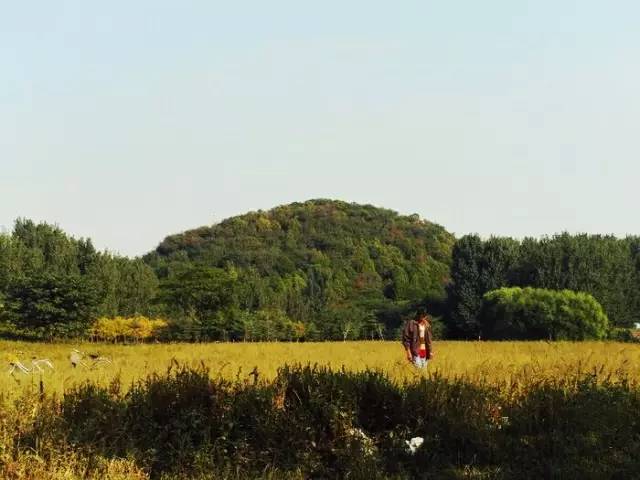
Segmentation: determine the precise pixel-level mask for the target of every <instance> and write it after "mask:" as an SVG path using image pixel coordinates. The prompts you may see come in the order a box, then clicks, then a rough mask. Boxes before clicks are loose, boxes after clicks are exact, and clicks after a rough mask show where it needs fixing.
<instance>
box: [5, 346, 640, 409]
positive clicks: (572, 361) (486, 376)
mask: <svg viewBox="0 0 640 480" xmlns="http://www.w3.org/2000/svg"><path fill="white" fill-rule="evenodd" d="M74 348H77V349H79V350H81V351H83V352H87V353H91V352H97V353H100V354H101V355H104V356H107V357H109V358H110V359H111V360H112V364H111V365H105V366H103V367H99V368H95V369H87V368H83V367H78V368H75V369H74V368H72V367H71V363H70V361H69V355H70V352H71V351H72V349H74ZM0 353H1V354H2V359H3V367H2V368H3V372H2V374H0V392H2V393H1V395H3V396H5V398H6V397H7V396H12V395H13V394H15V393H19V392H22V391H25V390H29V389H31V388H36V386H37V384H38V382H39V379H40V377H41V376H40V375H39V374H35V375H25V374H22V373H15V374H14V375H13V376H11V375H8V374H7V373H6V372H7V371H8V369H9V361H10V359H11V358H13V357H14V356H16V355H17V356H18V358H20V359H21V360H22V361H23V363H25V364H26V365H29V362H30V361H31V358H32V357H37V358H48V359H50V360H51V361H52V363H53V365H54V367H55V371H52V372H51V371H47V372H45V373H44V374H42V379H43V381H44V386H45V390H46V391H47V392H48V393H61V392H63V391H65V389H68V388H69V387H70V386H72V385H73V384H77V383H80V382H84V381H86V380H91V381H95V382H97V383H99V384H103V385H105V384H108V383H109V382H110V381H111V380H113V379H114V378H115V377H119V378H120V380H121V383H122V385H123V387H125V388H127V386H128V385H130V384H131V382H132V381H134V380H137V379H140V378H144V377H146V376H147V375H148V374H150V373H163V372H165V371H166V369H167V368H168V367H169V366H170V365H171V362H172V360H173V359H175V360H176V361H177V362H178V363H179V364H182V365H188V366H200V365H201V364H203V365H204V366H206V367H207V368H208V369H209V370H210V372H211V375H212V376H214V377H217V376H221V377H223V378H225V379H229V380H236V379H238V380H241V381H244V380H251V381H252V382H253V380H254V377H253V376H250V375H249V374H250V372H252V371H253V369H254V367H257V369H258V373H259V379H260V380H270V379H273V378H274V377H275V375H276V373H277V370H278V368H280V367H281V366H283V365H285V364H289V365H291V364H298V363H300V364H308V363H310V364H315V363H317V364H318V365H323V366H329V367H331V368H332V369H334V370H338V369H341V368H343V367H344V368H345V369H346V370H348V371H362V370H364V369H367V368H369V369H379V370H382V371H384V372H385V373H386V374H387V375H388V376H389V377H390V378H391V379H393V380H398V381H403V380H412V379H414V377H416V376H420V375H424V372H420V371H417V370H415V369H414V368H412V367H411V366H410V365H409V364H408V363H407V362H406V360H404V355H403V351H402V346H401V345H400V344H399V343H398V342H333V343H329V342H327V343H235V344H224V343H203V344H181V343H176V344H153V345H151V344H150V345H110V344H93V343H92V344H47V343H23V342H8V341H2V342H0ZM638 365H640V345H634V344H627V343H613V342H611V343H603V342H583V343H572V342H558V343H547V342H444V341H443V342H437V343H436V344H435V357H434V359H433V361H432V362H431V363H430V365H429V368H428V373H430V374H435V373H437V374H438V375H440V376H442V377H444V378H455V377H464V378H466V379H468V380H470V381H473V382H483V383H489V384H495V385H501V384H504V383H511V382H513V381H517V380H519V381H523V380H524V381H526V383H529V382H530V381H535V380H536V379H543V378H561V377H564V376H566V375H570V374H574V373H577V372H581V373H589V372H594V371H597V372H598V377H599V378H601V379H604V378H607V376H611V378H612V379H619V378H621V377H626V378H629V379H630V380H634V381H637V380H640V369H639V368H638Z"/></svg>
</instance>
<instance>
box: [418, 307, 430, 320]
mask: <svg viewBox="0 0 640 480" xmlns="http://www.w3.org/2000/svg"><path fill="white" fill-rule="evenodd" d="M423 317H427V318H428V317H429V315H427V311H426V310H425V309H424V308H419V309H418V310H417V311H416V316H415V318H416V320H420V319H421V318H423Z"/></svg>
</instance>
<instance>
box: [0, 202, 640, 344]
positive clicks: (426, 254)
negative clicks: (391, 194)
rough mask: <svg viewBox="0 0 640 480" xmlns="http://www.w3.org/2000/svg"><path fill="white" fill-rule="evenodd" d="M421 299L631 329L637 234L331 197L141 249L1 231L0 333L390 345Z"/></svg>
mask: <svg viewBox="0 0 640 480" xmlns="http://www.w3.org/2000/svg"><path fill="white" fill-rule="evenodd" d="M510 287H521V288H525V289H527V288H533V289H537V290H535V291H531V290H526V292H525V294H523V295H520V294H518V295H515V294H513V292H514V291H510V290H500V289H505V288H510ZM494 291H497V292H494ZM491 292H494V293H491ZM498 300H500V301H499V302H498ZM417 308H426V309H427V310H428V311H429V312H430V313H431V314H432V316H434V317H435V322H434V329H435V333H436V335H437V336H439V337H449V338H531V339H533V338H546V339H554V338H575V339H579V338H602V337H605V336H606V337H610V338H612V337H616V335H618V336H619V334H620V332H622V333H624V335H623V336H625V335H626V336H627V337H628V335H629V332H628V330H620V329H629V328H630V327H632V326H633V325H634V323H636V322H640V238H638V237H628V238H625V239H617V238H615V237H611V236H600V235H569V234H562V235H557V236H554V237H549V238H547V237H545V238H542V239H530V238H528V239H525V240H523V241H517V240H514V239H511V238H499V237H495V238H490V239H488V240H482V239H481V238H480V237H478V236H476V235H467V236H464V237H462V238H460V239H459V240H457V241H456V240H455V238H454V237H453V235H451V234H450V233H448V232H447V231H446V230H445V229H444V228H442V227H441V226H439V225H435V224H433V223H430V222H427V221H425V220H422V219H420V218H419V217H418V216H417V215H410V216H402V215H398V214H397V213H396V212H393V211H390V210H385V209H380V208H376V207H372V206H369V205H357V204H349V203H345V202H339V201H330V200H312V201H308V202H304V203H294V204H290V205H285V206H281V207H278V208H275V209H273V210H270V211H267V212H264V211H258V212H252V213H249V214H246V215H242V216H238V217H233V218H230V219H228V220H225V221H223V222H221V223H219V224H216V225H213V226H210V227H202V228H199V229H195V230H190V231H187V232H184V233H182V234H178V235H173V236H170V237H167V238H166V239H165V240H164V241H162V242H161V243H160V245H159V246H158V248H157V249H156V250H155V251H153V252H151V253H149V254H148V255H146V256H145V257H144V258H142V259H140V258H136V259H129V258H124V257H120V256H117V255H113V254H111V253H109V252H97V251H96V250H95V248H94V247H93V245H92V244H91V241H90V240H87V239H79V240H78V239H74V238H71V237H69V236H67V235H65V234H64V232H62V231H61V230H60V229H59V228H58V227H55V226H51V225H47V224H35V223H33V222H32V221H29V220H18V221H17V222H16V224H15V227H14V229H13V231H12V233H10V234H1V235H0V333H4V335H5V336H22V337H33V338H61V337H76V336H89V335H93V336H94V337H95V338H110V339H118V338H135V339H150V338H158V337H159V336H160V335H159V334H157V335H156V334H155V333H154V334H152V335H149V334H147V333H145V332H148V328H147V326H146V324H145V323H144V322H143V323H140V318H141V317H140V316H144V317H146V318H147V319H149V320H155V319H158V320H160V321H164V322H166V326H163V328H162V329H156V330H154V331H160V330H161V331H162V335H161V339H162V340H184V341H207V340H222V341H240V340H246V341H261V340H284V341H296V340H354V339H390V338H396V337H397V334H398V331H399V329H400V328H401V325H402V323H403V322H404V320H405V319H406V318H407V316H408V315H411V314H412V313H413V312H415V310H416V309H417ZM99 318H100V319H101V321H102V323H101V324H100V325H97V324H96V320H97V319H99ZM558 319H562V321H563V322H565V323H566V322H574V323H580V322H581V321H583V320H584V319H589V320H588V325H585V326H584V328H582V327H581V328H582V330H581V332H576V331H574V330H572V329H571V328H566V327H559V326H558V323H557V322H558V321H560V320H558ZM570 319H573V320H570ZM105 322H106V323H105ZM123 322H124V323H123ZM127 322H129V323H131V325H135V326H127V325H129V323H127ZM132 322H133V323H132ZM106 326H108V328H107V327H106ZM616 329H618V330H616ZM92 332H94V333H92ZM95 332H102V333H100V334H95ZM122 332H125V333H122ZM127 332H129V333H127ZM589 332H590V333H589ZM603 332H604V333H603ZM585 335H586V336H585Z"/></svg>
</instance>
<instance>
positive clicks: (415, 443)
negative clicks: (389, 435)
mask: <svg viewBox="0 0 640 480" xmlns="http://www.w3.org/2000/svg"><path fill="white" fill-rule="evenodd" d="M405 443H406V444H407V447H408V448H409V452H411V454H414V453H416V450H418V449H419V448H420V447H421V446H422V444H423V443H424V438H422V437H413V438H412V439H411V440H405Z"/></svg>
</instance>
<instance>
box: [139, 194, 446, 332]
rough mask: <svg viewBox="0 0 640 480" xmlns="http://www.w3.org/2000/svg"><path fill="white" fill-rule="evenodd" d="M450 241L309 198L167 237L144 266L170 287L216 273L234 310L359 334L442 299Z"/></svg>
mask: <svg viewBox="0 0 640 480" xmlns="http://www.w3.org/2000/svg"><path fill="white" fill-rule="evenodd" d="M454 241H455V239H454V237H453V235H451V234H450V233H448V232H447V231H446V230H445V229H444V228H443V227H441V226H439V225H436V224H433V223H430V222H428V221H425V220H422V219H420V218H419V217H418V216H417V215H411V216H402V215H399V214H397V213H396V212H393V211H391V210H386V209H381V208H377V207H373V206H370V205H358V204H352V203H346V202H341V201H333V200H310V201H307V202H304V203H292V204H289V205H284V206H280V207H276V208H274V209H272V210H269V211H257V212H251V213H248V214H246V215H241V216H237V217H233V218H229V219H227V220H224V221H222V222H221V223H219V224H217V225H213V226H210V227H201V228H197V229H194V230H189V231H186V232H184V233H181V234H177V235H172V236H169V237H167V238H166V239H165V240H163V241H162V242H161V243H160V245H159V246H158V247H157V249H156V250H155V251H154V252H152V253H150V254H148V255H147V256H146V257H145V261H146V262H147V263H148V264H149V265H151V266H152V267H153V268H154V269H155V270H156V272H157V274H158V276H159V277H160V279H161V280H162V281H163V282H165V283H172V280H173V283H172V284H173V285H174V286H175V280H176V279H177V278H178V277H179V276H180V275H182V274H184V272H185V271H186V270H188V269H194V268H199V269H203V268H209V269H219V270H220V271H224V272H226V274H227V275H228V276H229V278H231V279H232V280H233V283H234V287H233V292H232V296H233V302H235V306H236V307H237V308H238V309H239V310H241V311H245V312H258V311H269V312H274V311H277V312H280V313H281V314H283V315H286V316H287V317H288V318H289V319H291V320H293V321H296V322H301V323H303V324H304V325H305V326H306V327H307V328H306V329H307V331H309V327H311V330H314V331H322V333H323V335H322V336H323V337H326V336H329V337H336V338H338V337H340V338H343V337H348V336H354V337H356V336H360V337H362V336H365V337H366V336H368V335H369V334H371V336H374V335H373V332H374V330H375V331H376V332H377V333H376V335H378V334H382V333H383V330H381V328H384V329H387V330H388V329H395V328H397V326H398V324H399V322H400V315H401V313H402V311H403V309H406V308H410V307H411V306H414V305H416V304H419V303H423V302H426V301H433V300H438V299H441V298H443V297H444V285H445V283H446V282H447V281H448V276H449V265H450V261H451V260H450V259H451V249H452V246H453V244H454ZM179 281H180V282H182V283H184V279H180V280H179ZM367 325H369V326H370V327H371V332H370V333H367V332H366V331H363V329H366V328H367Z"/></svg>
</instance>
